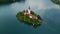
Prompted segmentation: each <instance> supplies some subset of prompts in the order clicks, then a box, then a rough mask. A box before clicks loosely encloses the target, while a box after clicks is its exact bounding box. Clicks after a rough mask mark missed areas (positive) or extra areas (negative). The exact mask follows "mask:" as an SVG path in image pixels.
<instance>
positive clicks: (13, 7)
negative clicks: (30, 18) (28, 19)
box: [0, 0, 60, 34]
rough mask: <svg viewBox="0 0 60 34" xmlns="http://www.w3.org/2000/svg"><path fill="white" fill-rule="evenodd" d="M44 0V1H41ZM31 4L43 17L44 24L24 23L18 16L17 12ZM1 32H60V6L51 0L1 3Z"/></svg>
mask: <svg viewBox="0 0 60 34" xmlns="http://www.w3.org/2000/svg"><path fill="white" fill-rule="evenodd" d="M42 1H43V2H44V3H41V2H42ZM37 3H38V4H37ZM33 4H34V5H33ZM29 5H30V6H31V10H33V11H34V12H35V13H37V14H39V15H40V16H41V18H42V19H43V24H42V25H41V26H38V27H37V28H34V27H33V26H32V25H27V24H24V23H22V22H20V21H18V20H17V18H16V14H17V13H18V12H19V11H22V10H24V9H26V8H28V6H29ZM0 34H60V6H58V5H55V4H54V3H52V2H51V1H50V0H46V1H44V0H36V1H35V0H33V1H32V0H29V1H28V0H26V1H25V2H15V3H11V4H6V5H0Z"/></svg>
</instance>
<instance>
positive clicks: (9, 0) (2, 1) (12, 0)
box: [0, 0, 25, 4]
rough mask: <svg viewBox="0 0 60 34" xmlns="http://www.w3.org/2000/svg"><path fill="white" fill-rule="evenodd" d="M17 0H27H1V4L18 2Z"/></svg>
mask: <svg viewBox="0 0 60 34" xmlns="http://www.w3.org/2000/svg"><path fill="white" fill-rule="evenodd" d="M16 1H25V0H0V4H1V3H12V2H16Z"/></svg>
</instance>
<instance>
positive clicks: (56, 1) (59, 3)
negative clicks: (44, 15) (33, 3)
mask: <svg viewBox="0 0 60 34" xmlns="http://www.w3.org/2000/svg"><path fill="white" fill-rule="evenodd" d="M51 1H52V2H53V3H55V4H58V5H60V0H51Z"/></svg>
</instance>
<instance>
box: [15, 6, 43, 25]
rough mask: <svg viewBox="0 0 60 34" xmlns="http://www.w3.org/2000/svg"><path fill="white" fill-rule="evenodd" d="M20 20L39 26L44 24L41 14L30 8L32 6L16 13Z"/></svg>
mask: <svg viewBox="0 0 60 34" xmlns="http://www.w3.org/2000/svg"><path fill="white" fill-rule="evenodd" d="M16 17H17V19H18V20H19V21H23V22H24V23H27V24H30V25H35V26H39V25H41V24H42V19H41V17H40V16H39V15H37V14H36V13H34V12H33V11H31V10H30V7H29V8H28V9H26V10H23V11H20V12H18V13H17V15H16Z"/></svg>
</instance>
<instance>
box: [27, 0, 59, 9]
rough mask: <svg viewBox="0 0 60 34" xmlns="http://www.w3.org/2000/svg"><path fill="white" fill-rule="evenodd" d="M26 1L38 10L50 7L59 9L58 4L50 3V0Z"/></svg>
mask: <svg viewBox="0 0 60 34" xmlns="http://www.w3.org/2000/svg"><path fill="white" fill-rule="evenodd" d="M26 3H27V5H28V6H30V7H31V8H37V9H40V10H41V9H42V10H44V9H51V8H56V9H60V6H59V5H56V4H54V3H52V2H51V0H27V1H26Z"/></svg>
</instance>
